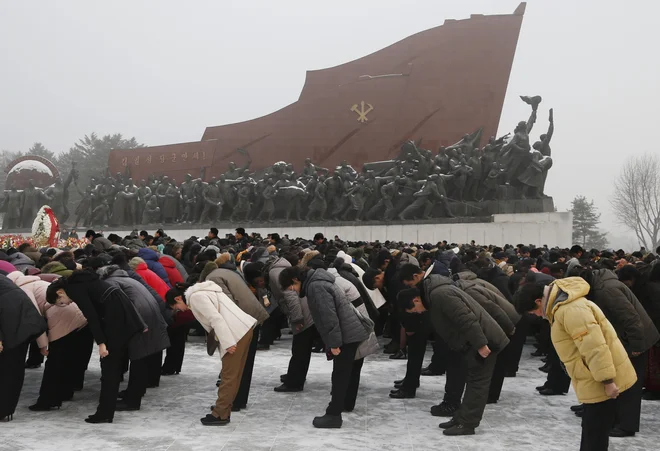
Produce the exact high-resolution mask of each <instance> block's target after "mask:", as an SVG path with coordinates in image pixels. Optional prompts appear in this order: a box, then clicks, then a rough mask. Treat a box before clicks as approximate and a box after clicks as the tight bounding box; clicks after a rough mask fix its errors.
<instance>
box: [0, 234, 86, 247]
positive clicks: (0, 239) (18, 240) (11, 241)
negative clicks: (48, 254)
mask: <svg viewBox="0 0 660 451" xmlns="http://www.w3.org/2000/svg"><path fill="white" fill-rule="evenodd" d="M23 243H29V244H30V246H32V247H34V248H35V249H37V248H39V246H38V245H37V244H36V243H35V241H34V239H32V237H30V236H23V235H0V249H9V248H11V247H13V248H17V247H18V246H20V245H21V244H23ZM88 244H89V241H87V240H86V239H85V238H82V239H76V238H69V239H67V240H59V242H58V243H57V246H53V247H57V248H59V249H64V248H69V249H82V248H84V247H85V246H87V245H88Z"/></svg>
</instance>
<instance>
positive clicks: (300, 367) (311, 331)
mask: <svg viewBox="0 0 660 451" xmlns="http://www.w3.org/2000/svg"><path fill="white" fill-rule="evenodd" d="M320 338H321V336H320V335H319V332H318V330H316V326H313V325H312V326H310V327H308V328H307V329H305V330H303V331H302V332H300V333H298V334H296V335H294V336H293V342H292V343H291V360H289V369H288V370H287V373H286V374H287V376H286V385H287V386H288V387H292V388H297V387H300V388H302V387H303V386H304V385H305V379H307V371H309V361H310V360H311V358H312V348H313V347H314V342H315V341H316V340H319V339H320Z"/></svg>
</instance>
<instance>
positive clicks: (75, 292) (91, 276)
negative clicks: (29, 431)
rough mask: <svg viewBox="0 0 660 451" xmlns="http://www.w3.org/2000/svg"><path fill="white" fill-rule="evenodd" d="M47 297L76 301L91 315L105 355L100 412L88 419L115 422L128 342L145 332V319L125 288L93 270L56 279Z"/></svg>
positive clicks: (92, 327)
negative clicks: (117, 285)
mask: <svg viewBox="0 0 660 451" xmlns="http://www.w3.org/2000/svg"><path fill="white" fill-rule="evenodd" d="M46 300H47V301H48V303H49V304H58V305H67V304H70V303H71V302H75V303H76V305H78V307H79V308H80V310H81V311H82V313H83V315H85V318H87V322H88V325H89V328H90V330H91V332H92V335H93V336H94V340H95V341H96V343H97V344H98V347H99V355H100V357H101V395H100V397H99V406H98V408H97V410H96V413H94V414H93V415H90V416H89V417H88V418H87V419H85V421H86V422H87V423H112V420H113V418H114V414H115V408H116V405H117V394H118V392H119V383H120V379H121V373H122V367H123V361H124V359H125V357H126V356H127V354H128V343H129V341H130V340H131V338H133V337H134V336H135V335H136V334H139V333H142V332H144V330H145V329H146V325H145V323H144V321H143V320H142V318H141V317H140V315H139V314H138V312H137V310H136V309H135V307H134V306H133V304H132V303H131V301H130V299H128V297H127V296H126V294H125V293H124V292H123V291H122V290H121V289H119V288H116V287H113V286H112V285H110V284H109V283H107V282H105V281H103V280H100V279H99V276H98V275H97V274H95V273H93V272H89V271H74V273H73V274H72V275H71V276H69V277H68V278H66V279H64V278H62V279H58V280H56V281H55V282H53V283H52V284H51V285H50V286H49V287H48V291H47V293H46Z"/></svg>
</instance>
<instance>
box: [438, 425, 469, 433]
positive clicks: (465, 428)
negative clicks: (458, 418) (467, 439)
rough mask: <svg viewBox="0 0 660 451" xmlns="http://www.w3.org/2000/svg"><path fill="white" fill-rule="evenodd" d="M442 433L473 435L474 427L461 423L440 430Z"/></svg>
mask: <svg viewBox="0 0 660 451" xmlns="http://www.w3.org/2000/svg"><path fill="white" fill-rule="evenodd" d="M442 433H443V434H444V435H450V436H452V435H474V428H471V427H468V426H464V425H462V424H457V425H456V426H452V427H450V428H449V429H445V430H444V431H442Z"/></svg>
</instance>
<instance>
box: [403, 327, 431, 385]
mask: <svg viewBox="0 0 660 451" xmlns="http://www.w3.org/2000/svg"><path fill="white" fill-rule="evenodd" d="M424 354H426V335H424V334H423V333H420V332H415V333H414V334H412V335H408V362H407V364H406V377H405V378H404V379H403V390H404V391H406V392H408V393H415V392H416V391H417V387H418V386H419V376H420V374H421V372H422V365H424Z"/></svg>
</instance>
